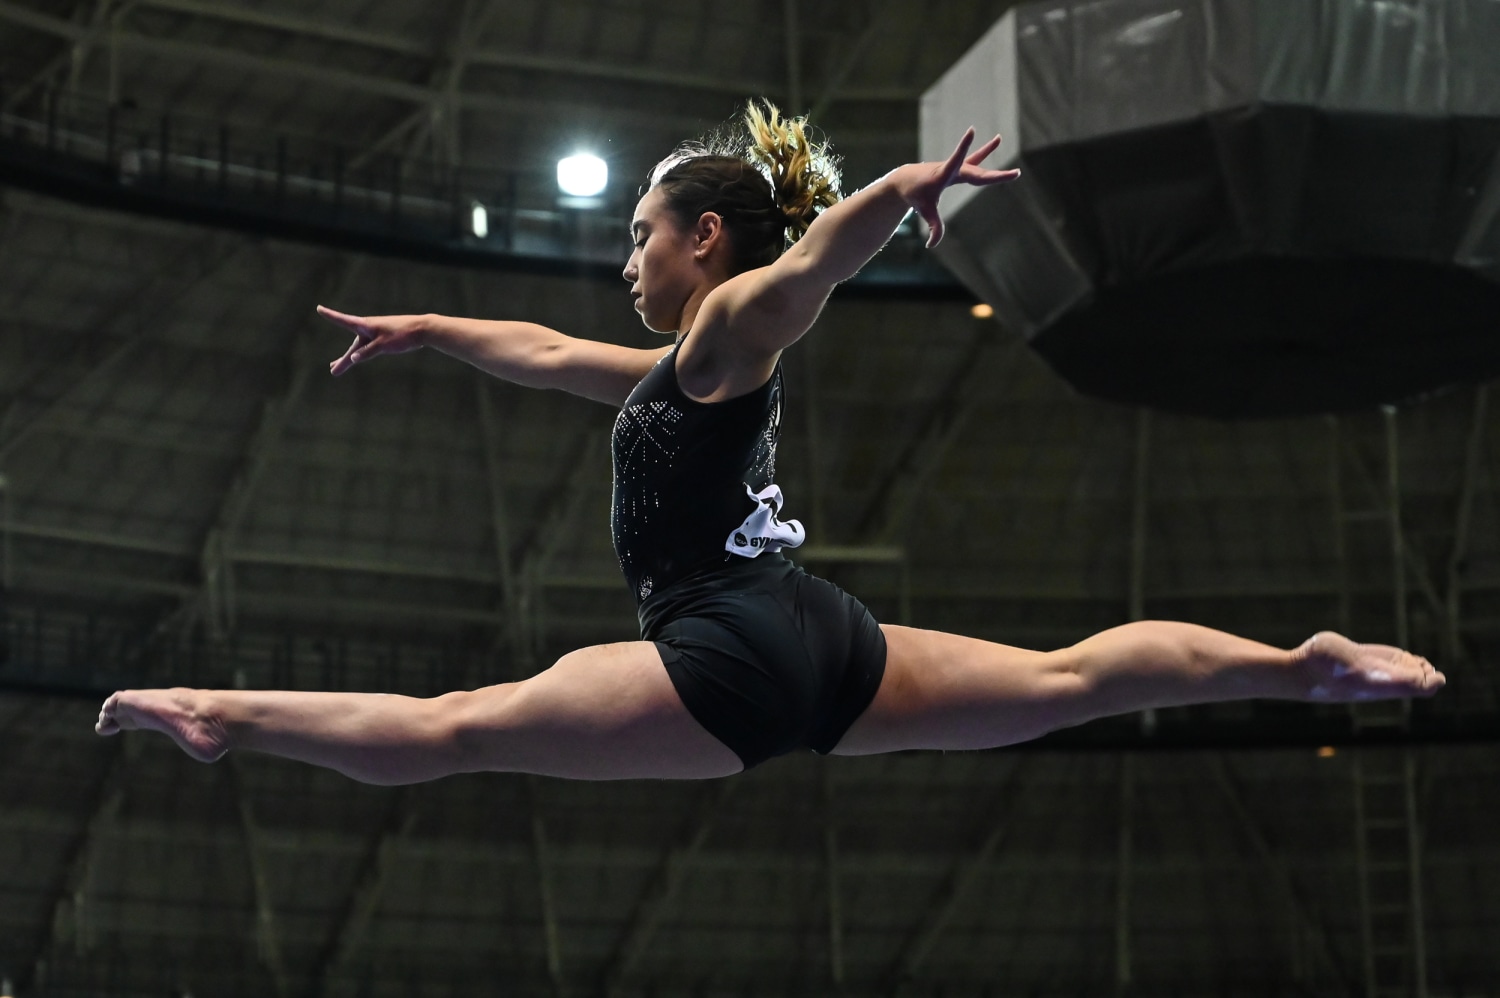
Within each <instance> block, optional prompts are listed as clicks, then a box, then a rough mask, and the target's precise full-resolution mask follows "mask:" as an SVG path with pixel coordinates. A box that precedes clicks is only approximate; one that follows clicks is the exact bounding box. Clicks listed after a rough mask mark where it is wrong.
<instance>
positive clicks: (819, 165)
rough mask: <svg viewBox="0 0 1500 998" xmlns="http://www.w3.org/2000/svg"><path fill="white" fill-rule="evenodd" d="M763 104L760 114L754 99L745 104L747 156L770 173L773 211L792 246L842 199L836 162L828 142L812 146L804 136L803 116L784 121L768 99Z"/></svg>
mask: <svg viewBox="0 0 1500 998" xmlns="http://www.w3.org/2000/svg"><path fill="white" fill-rule="evenodd" d="M765 106H766V107H765V110H764V111H762V110H761V109H760V108H759V107H758V106H757V105H756V102H755V101H749V102H748V103H747V104H746V105H745V125H746V127H747V128H748V129H749V130H750V147H749V149H748V151H747V155H746V158H747V159H748V160H749V161H750V162H752V163H755V164H757V165H760V166H763V167H765V168H766V169H767V170H768V171H769V174H770V175H769V177H768V178H767V179H769V180H770V181H771V190H772V191H773V192H774V193H775V197H776V204H777V207H779V208H780V209H781V210H782V212H783V213H784V214H785V215H786V219H787V226H788V228H789V230H790V231H789V233H788V235H789V238H790V241H791V242H796V241H797V240H798V239H800V238H801V237H802V235H803V233H805V232H806V231H807V227H808V226H809V225H811V224H812V221H813V219H814V218H816V217H817V214H818V212H820V211H822V210H823V209H824V208H827V207H829V206H830V205H833V204H836V203H837V202H838V201H839V199H840V198H841V197H842V196H843V195H842V194H840V193H839V170H838V160H837V158H835V157H834V155H833V154H832V153H831V152H830V151H829V148H828V143H827V142H820V143H813V142H812V141H811V140H810V139H809V138H808V136H807V129H808V124H807V119H806V118H783V117H782V116H781V111H780V110H779V109H778V108H777V107H776V105H775V104H772V103H771V102H770V101H768V100H767V101H765Z"/></svg>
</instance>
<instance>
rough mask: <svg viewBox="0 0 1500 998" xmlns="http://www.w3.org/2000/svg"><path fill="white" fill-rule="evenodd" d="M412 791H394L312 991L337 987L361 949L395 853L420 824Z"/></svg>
mask: <svg viewBox="0 0 1500 998" xmlns="http://www.w3.org/2000/svg"><path fill="white" fill-rule="evenodd" d="M409 798H410V791H409V790H408V789H407V788H406V787H400V788H397V789H396V790H395V791H394V792H393V793H392V795H391V801H390V804H389V805H388V808H387V810H386V816H385V821H384V822H383V823H382V825H381V827H380V829H379V830H378V831H377V832H376V833H375V835H373V836H372V837H371V838H370V840H369V844H368V847H367V848H366V849H365V852H364V855H363V856H362V857H361V859H360V863H359V868H358V869H357V871H356V872H355V875H354V884H353V887H352V888H351V889H350V891H349V895H348V897H347V898H345V900H344V905H343V907H342V908H341V909H340V911H339V913H338V915H337V917H336V918H335V919H334V923H333V928H332V929H331V931H330V932H329V933H328V937H327V939H326V941H325V942H324V944H323V950H322V953H321V954H320V955H319V957H318V961H317V964H316V967H315V969H314V970H313V973H312V991H311V993H312V995H313V996H314V998H321V996H323V995H327V994H329V993H330V992H331V991H332V990H333V982H334V979H335V978H336V977H337V975H338V971H339V969H340V968H341V967H343V966H344V965H345V964H346V963H347V962H348V961H349V959H350V958H351V957H352V956H353V955H354V954H355V953H356V952H357V951H358V950H359V947H360V945H361V944H362V943H363V942H364V938H365V933H366V932H367V931H368V930H369V927H370V919H371V918H372V917H374V915H375V911H376V909H377V908H379V906H380V899H381V897H382V896H383V895H384V894H385V885H386V880H387V878H388V877H389V875H390V871H391V868H392V867H393V866H395V860H394V858H393V854H394V853H395V852H397V851H398V850H399V849H401V848H402V847H403V846H404V845H405V844H406V843H407V842H408V841H409V839H410V838H411V833H412V830H413V829H414V828H415V827H416V825H417V817H418V816H417V813H416V812H415V811H414V810H412V808H411V807H410V799H409Z"/></svg>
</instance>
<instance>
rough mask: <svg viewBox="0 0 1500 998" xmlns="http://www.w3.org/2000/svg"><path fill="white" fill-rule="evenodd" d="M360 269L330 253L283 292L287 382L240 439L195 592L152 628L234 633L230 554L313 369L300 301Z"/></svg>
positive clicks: (359, 263) (344, 287)
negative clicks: (202, 627) (200, 627)
mask: <svg viewBox="0 0 1500 998" xmlns="http://www.w3.org/2000/svg"><path fill="white" fill-rule="evenodd" d="M246 244H247V245H249V244H250V243H249V242H247V243H246ZM363 266H364V258H363V257H359V256H345V255H343V254H334V255H330V256H329V257H326V258H325V259H324V260H323V261H322V263H321V264H320V265H319V266H316V267H313V268H311V269H310V270H309V272H308V274H307V276H306V277H305V278H304V279H303V281H302V282H301V284H300V285H299V286H298V287H296V288H293V289H290V290H289V291H288V293H287V301H288V302H289V304H288V305H287V306H286V308H284V309H283V310H282V313H281V315H280V316H279V317H278V319H277V321H275V322H274V323H272V324H271V328H276V329H291V330H293V331H294V332H293V335H292V341H291V343H290V344H289V347H288V349H287V350H286V351H285V355H286V356H287V358H288V368H289V378H288V381H287V383H286V384H285V385H284V386H283V387H282V389H281V390H280V391H279V392H277V393H276V395H275V397H273V398H269V399H267V400H266V401H265V403H264V404H263V406H262V407H261V413H260V418H259V420H258V422H257V425H256V428H255V430H254V431H253V432H252V433H251V434H250V436H249V437H248V439H247V441H246V444H245V448H244V451H243V454H242V456H241V459H240V461H239V462H238V464H237V466H236V468H235V471H234V474H233V476H232V477H231V478H230V480H229V483H228V485H227V486H226V488H225V490H224V492H223V493H222V496H221V498H220V500H219V503H218V506H217V508H216V509H215V511H214V515H213V518H212V519H211V520H210V521H209V524H210V525H209V527H208V528H207V529H206V530H204V531H203V533H202V535H201V536H202V541H201V543H200V545H199V553H198V564H199V567H200V570H201V572H202V576H201V588H200V589H199V591H198V593H197V594H196V595H195V596H194V597H192V598H191V599H189V600H187V601H185V602H184V603H183V604H182V605H180V606H179V607H177V608H176V609H175V610H174V611H173V612H172V613H171V614H169V615H168V616H167V617H166V618H165V619H163V620H162V621H161V622H160V624H159V625H158V628H157V630H162V629H165V628H168V627H170V626H171V625H172V623H173V622H174V621H175V622H176V623H178V624H180V625H181V629H183V630H185V629H186V628H187V627H190V626H191V625H192V623H193V621H194V620H195V619H197V618H198V617H200V616H201V617H202V618H203V619H204V621H205V623H206V624H207V625H208V629H209V633H210V635H211V636H213V637H214V638H216V639H217V638H222V637H224V636H225V635H226V634H228V633H229V632H231V631H233V630H234V627H235V586H234V561H233V555H232V553H231V552H233V550H234V546H235V541H236V539H237V538H238V535H239V530H240V526H241V524H242V523H243V521H244V518H245V514H246V513H248V512H249V509H250V504H251V501H252V500H253V499H254V497H255V490H256V488H257V487H258V486H259V485H260V481H261V477H262V476H263V475H264V473H265V470H266V468H268V467H269V466H270V464H271V463H272V461H274V460H275V456H276V452H277V450H278V449H279V448H280V446H281V442H282V435H283V431H284V430H285V429H286V424H287V421H288V419H289V418H290V417H291V414H292V412H293V411H294V410H295V409H296V408H297V405H298V403H299V402H300V401H301V399H302V394H303V392H304V391H305V390H306V388H307V383H308V381H309V379H310V378H311V375H312V371H313V368H314V366H315V360H314V355H315V352H316V351H317V349H318V346H319V343H318V341H319V340H320V339H321V338H320V337H315V336H314V335H313V334H312V332H311V330H312V329H313V328H314V324H315V323H317V322H320V321H321V320H318V319H315V318H309V317H308V316H307V314H306V313H307V306H306V302H307V301H308V300H310V299H311V298H312V297H315V296H316V292H317V289H318V288H320V287H326V288H327V290H328V295H327V296H326V297H327V298H328V299H329V300H338V299H340V298H343V297H345V296H346V295H347V293H348V291H349V288H350V287H351V285H352V284H353V283H354V282H355V281H356V280H357V279H358V278H359V275H360V272H361V270H362V268H363ZM335 272H337V273H338V277H337V279H336V280H330V279H331V278H332V277H333V275H334V273H335ZM320 331H321V330H320Z"/></svg>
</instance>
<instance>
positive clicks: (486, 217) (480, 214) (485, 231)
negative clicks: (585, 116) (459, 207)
mask: <svg viewBox="0 0 1500 998" xmlns="http://www.w3.org/2000/svg"><path fill="white" fill-rule="evenodd" d="M469 231H470V232H472V233H474V235H475V236H476V237H478V238H480V239H483V238H484V237H485V236H487V235H489V234H490V213H489V210H488V209H487V208H485V206H484V205H482V204H480V203H479V202H478V201H475V202H474V207H473V208H472V209H470V211H469Z"/></svg>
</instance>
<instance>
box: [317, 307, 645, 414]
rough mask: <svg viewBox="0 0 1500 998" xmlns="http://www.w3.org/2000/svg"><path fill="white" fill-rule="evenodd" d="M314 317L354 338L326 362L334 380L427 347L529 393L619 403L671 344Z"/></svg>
mask: <svg viewBox="0 0 1500 998" xmlns="http://www.w3.org/2000/svg"><path fill="white" fill-rule="evenodd" d="M318 314H319V315H321V316H323V318H325V319H327V320H329V321H330V322H332V323H334V324H335V325H339V326H343V327H344V328H345V329H348V330H349V331H350V332H352V333H354V342H353V343H351V344H350V345H349V349H348V350H346V351H344V355H343V356H342V357H340V358H339V359H338V360H335V361H333V362H332V363H331V364H329V365H328V370H329V373H331V374H333V375H334V376H335V377H336V376H338V375H341V374H343V373H344V372H346V371H348V370H349V369H350V368H352V367H354V366H355V365H356V364H363V363H365V362H366V361H369V360H371V359H372V358H375V357H380V356H383V355H386V354H398V353H408V352H410V351H412V350H417V349H420V348H421V347H424V346H425V347H431V348H433V349H434V350H438V351H440V352H442V353H445V354H447V355H448V356H450V357H456V358H458V359H459V360H462V361H464V362H465V363H468V364H472V365H474V366H475V367H477V368H479V369H480V370H481V371H484V372H485V373H486V374H492V375H494V376H495V377H497V378H503V379H505V380H506V381H511V382H514V383H515V384H518V385H524V386H526V387H528V388H557V389H561V390H562V391H565V392H570V393H572V394H574V395H581V396H583V397H584V398H590V399H594V400H595V401H598V402H606V403H608V404H610V405H614V406H621V405H624V404H625V399H626V398H627V397H628V396H629V395H630V390H631V389H632V388H634V387H635V386H636V383H637V382H639V381H640V380H641V378H643V377H645V376H646V372H647V371H649V370H651V366H652V365H653V364H655V363H656V362H657V361H658V360H660V359H661V358H662V357H663V356H665V355H666V353H667V351H668V350H670V349H671V348H670V347H658V348H655V349H651V350H637V349H633V348H631V347H623V346H619V345H617V344H614V343H601V342H599V341H597V340H584V339H578V338H577V337H573V336H567V335H565V334H563V333H560V332H558V331H557V330H555V329H549V328H548V327H546V326H540V325H537V324H536V323H534V322H510V321H504V320H493V319H462V318H457V317H454V316H449V315H374V316H358V315H346V314H345V313H343V312H337V311H334V310H333V309H331V308H325V307H324V306H322V305H319V306H318Z"/></svg>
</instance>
